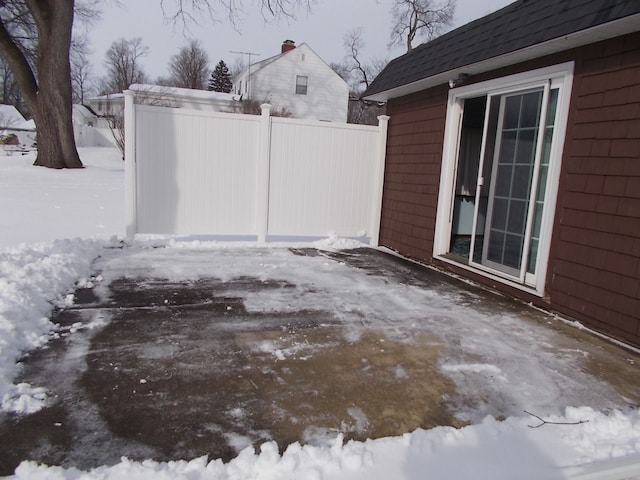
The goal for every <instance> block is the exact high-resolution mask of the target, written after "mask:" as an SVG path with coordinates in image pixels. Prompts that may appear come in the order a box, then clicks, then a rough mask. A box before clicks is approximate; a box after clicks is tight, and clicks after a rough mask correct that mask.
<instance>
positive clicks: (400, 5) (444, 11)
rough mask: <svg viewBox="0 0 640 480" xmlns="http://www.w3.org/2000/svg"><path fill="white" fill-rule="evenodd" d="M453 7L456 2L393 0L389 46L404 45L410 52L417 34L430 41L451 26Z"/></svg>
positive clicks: (451, 0) (445, 0) (446, 0)
mask: <svg viewBox="0 0 640 480" xmlns="http://www.w3.org/2000/svg"><path fill="white" fill-rule="evenodd" d="M455 7H456V0H394V3H393V6H392V7H391V20H392V22H393V24H392V27H391V42H390V43H389V46H393V45H400V44H402V43H406V46H407V52H410V51H411V50H412V48H413V41H414V40H415V38H416V36H417V35H418V34H419V35H420V36H421V37H424V38H426V39H427V40H432V39H433V38H435V37H437V36H438V35H440V34H441V33H442V30H443V29H444V28H445V27H447V26H448V25H450V24H451V21H452V20H453V12H454V11H455Z"/></svg>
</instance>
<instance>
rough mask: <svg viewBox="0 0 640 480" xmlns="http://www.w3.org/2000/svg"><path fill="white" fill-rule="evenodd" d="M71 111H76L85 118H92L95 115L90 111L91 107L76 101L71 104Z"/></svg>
mask: <svg viewBox="0 0 640 480" xmlns="http://www.w3.org/2000/svg"><path fill="white" fill-rule="evenodd" d="M73 111H74V113H75V112H77V113H79V114H80V115H82V116H83V117H86V118H93V117H95V116H96V114H95V113H94V112H92V111H91V109H89V108H87V107H86V106H85V105H82V104H80V103H76V104H74V105H73Z"/></svg>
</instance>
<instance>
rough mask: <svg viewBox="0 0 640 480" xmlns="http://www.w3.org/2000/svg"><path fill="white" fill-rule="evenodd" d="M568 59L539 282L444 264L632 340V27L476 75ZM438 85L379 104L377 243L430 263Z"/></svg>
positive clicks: (638, 265) (441, 107)
mask: <svg viewBox="0 0 640 480" xmlns="http://www.w3.org/2000/svg"><path fill="white" fill-rule="evenodd" d="M570 60H573V61H575V70H574V87H573V90H572V99H571V107H570V113H569V117H568V128H567V135H566V140H565V147H564V153H563V159H562V170H561V174H560V182H559V189H558V200H557V206H556V213H555V220H554V222H555V223H554V229H553V235H552V243H551V251H550V255H549V268H548V273H547V280H546V292H545V296H544V297H543V298H540V297H537V296H534V295H530V294H527V293H525V292H523V291H521V290H518V289H515V288H512V287H509V286H507V285H504V284H502V283H499V282H496V281H494V280H490V279H487V278H485V277H483V276H481V275H477V274H474V273H470V272H469V271H467V270H463V269H460V268H456V267H455V266H451V265H450V264H444V263H442V262H438V261H437V260H436V261H435V263H437V264H440V265H441V266H442V267H444V268H448V269H451V270H454V271H456V273H459V274H461V275H464V276H467V277H471V278H473V279H474V280H476V281H479V282H481V283H484V284H486V285H488V286H491V287H493V288H497V289H499V290H501V291H505V292H507V293H510V294H513V295H516V296H519V297H522V298H525V299H526V300H527V301H533V302H534V303H536V304H539V305H541V306H544V307H547V308H551V309H553V310H555V311H558V312H560V313H562V314H565V315H568V316H570V317H572V318H575V319H577V320H579V321H581V322H583V323H585V324H587V325H589V326H590V327H592V328H595V329H597V330H600V331H603V332H606V333H607V334H609V335H612V336H615V337H617V338H619V339H621V340H623V341H626V342H629V343H632V344H635V345H640V33H634V34H630V35H625V36H622V37H618V38H615V39H612V40H607V41H603V42H600V43H596V44H592V45H588V46H586V47H582V48H579V49H576V50H572V51H567V52H563V53H560V54H556V55H553V56H549V57H545V58H541V59H537V60H535V61H531V62H526V63H523V64H519V65H515V66H512V67H509V68H504V69H500V70H497V71H493V72H489V73H487V74H484V75H479V76H477V77H475V78H474V79H473V80H474V81H476V82H479V81H484V80H488V79H492V78H498V77H502V76H505V75H509V74H513V73H519V72H523V71H528V70H532V69H535V68H540V67H544V66H548V65H553V64H557V63H562V62H566V61H570ZM447 91H448V88H447V86H446V85H442V86H440V87H436V88H432V89H429V90H427V91H424V92H420V93H417V94H413V95H410V96H406V97H402V98H398V99H393V100H391V101H390V102H389V104H388V113H389V115H390V116H391V120H390V123H389V138H388V143H387V161H386V176H385V183H384V196H383V210H382V221H381V230H380V243H381V244H382V245H385V246H388V247H390V248H392V249H394V250H397V251H398V252H400V253H402V254H404V255H406V256H409V257H412V258H415V259H417V260H420V261H422V262H426V263H432V262H433V261H434V260H433V258H432V252H433V239H434V232H435V208H436V205H437V199H438V182H439V177H440V166H441V160H442V148H443V141H444V130H445V113H446V102H447Z"/></svg>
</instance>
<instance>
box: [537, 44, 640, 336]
mask: <svg viewBox="0 0 640 480" xmlns="http://www.w3.org/2000/svg"><path fill="white" fill-rule="evenodd" d="M576 53H577V54H576V68H575V81H574V87H573V94H572V96H573V98H572V107H571V108H572V111H571V113H570V116H569V121H570V124H569V125H568V127H567V139H566V143H565V149H564V158H563V169H562V176H561V180H560V192H559V198H558V208H557V212H556V219H555V228H554V241H553V247H552V252H551V253H552V255H551V258H550V269H549V278H548V292H549V294H550V300H551V305H552V306H553V307H554V308H556V309H558V310H560V311H562V312H563V313H566V314H568V315H571V316H572V317H575V318H577V319H578V320H581V321H583V322H585V323H587V324H589V325H591V326H593V327H595V328H598V329H601V330H605V331H608V332H609V333H612V334H613V335H616V336H618V337H620V338H622V339H623V340H626V341H630V342H632V343H635V344H636V345H638V344H640V200H639V198H638V197H640V33H635V34H631V35H626V36H623V37H618V38H616V39H612V40H609V41H605V42H601V43H598V44H596V45H594V46H589V47H585V48H583V49H580V50H579V51H578V52H576Z"/></svg>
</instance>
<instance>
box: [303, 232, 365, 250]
mask: <svg viewBox="0 0 640 480" xmlns="http://www.w3.org/2000/svg"><path fill="white" fill-rule="evenodd" d="M312 246H313V247H314V248H317V249H318V250H329V251H333V250H347V249H350V248H360V247H362V246H363V243H362V242H360V241H358V240H355V239H352V238H342V237H338V236H336V235H330V236H329V237H327V238H325V239H322V240H318V241H316V242H313V244H312Z"/></svg>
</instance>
